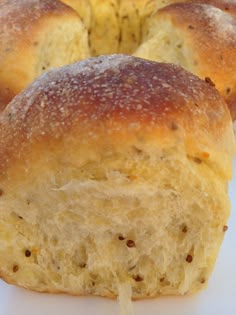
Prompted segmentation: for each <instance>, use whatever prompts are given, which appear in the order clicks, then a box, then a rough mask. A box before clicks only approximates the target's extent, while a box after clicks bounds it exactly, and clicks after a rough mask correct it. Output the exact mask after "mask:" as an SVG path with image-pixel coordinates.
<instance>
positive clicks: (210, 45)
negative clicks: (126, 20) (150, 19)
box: [156, 3, 236, 101]
mask: <svg viewBox="0 0 236 315" xmlns="http://www.w3.org/2000/svg"><path fill="white" fill-rule="evenodd" d="M156 17H157V18H164V19H171V22H172V23H173V26H174V27H176V29H178V30H179V31H180V32H181V33H182V36H183V37H184V42H185V45H186V46H187V47H188V50H189V51H190V55H191V59H192V62H193V63H192V64H191V65H190V67H189V68H190V69H189V70H190V71H191V72H193V73H195V74H197V75H198V76H200V77H201V78H205V77H209V78H211V80H212V81H213V82H214V83H215V84H216V87H217V89H218V90H219V91H220V93H221V94H222V95H223V96H224V97H225V99H226V101H227V99H228V97H230V94H231V93H232V94H234V93H235V90H236V63H235V60H236V19H235V18H234V17H232V16H230V15H229V14H226V13H225V12H223V11H222V10H220V9H218V8H215V7H213V6H209V5H204V4H195V3H179V4H172V5H170V6H167V7H165V8H163V9H161V10H159V12H158V13H157V16H156ZM228 91H230V94H229V92H228Z"/></svg>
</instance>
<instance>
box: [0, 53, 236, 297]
mask: <svg viewBox="0 0 236 315" xmlns="http://www.w3.org/2000/svg"><path fill="white" fill-rule="evenodd" d="M232 130H233V129H232V121H231V117H230V114H229V110H228V108H227V105H226V103H225V102H224V100H223V98H222V97H221V96H220V95H219V93H218V92H217V91H216V90H215V88H214V87H212V86H211V85H210V84H209V83H207V82H204V81H202V80H200V79H198V78H197V77H195V76H193V75H191V74H190V73H188V72H186V71H185V70H183V69H181V68H180V67H178V66H175V65H171V64H165V63H163V64H161V63H155V62H151V61H146V60H143V59H139V58H135V57H128V56H124V55H114V56H107V57H98V58H94V59H88V60H87V61H82V62H80V63H77V64H74V65H70V66H67V67H64V68H61V69H57V70H53V71H51V72H48V73H47V74H44V75H43V76H41V77H40V78H39V79H38V80H36V81H35V82H34V83H33V84H32V85H30V86H29V87H28V88H27V89H26V90H25V91H24V92H22V93H21V94H19V95H18V96H16V97H15V98H14V100H13V101H12V102H11V103H10V104H9V105H8V107H7V108H6V109H5V110H4V111H3V113H2V115H1V116H0V189H1V196H0V275H1V277H2V278H3V279H4V280H5V281H7V282H9V283H12V284H17V285H19V286H22V287H25V288H28V289H33V290H37V291H44V292H65V293H70V294H76V295H77V294H78V295H87V294H92V295H99V296H106V297H116V296H117V295H118V294H120V296H121V298H122V296H123V295H122V292H124V291H123V290H121V289H120V288H126V291H125V292H130V295H131V296H132V298H133V299H140V298H147V297H154V296H158V295H170V294H174V295H179V294H190V293H193V292H196V291H198V290H200V289H202V288H204V287H205V286H206V284H207V281H208V279H209V277H210V274H211V272H212V269H213V266H214V263H215V260H216V257H217V254H218V251H219V248H220V245H221V242H222V240H223V235H224V231H225V226H226V225H227V220H228V216H229V211H230V203H229V198H228V194H227V183H228V181H229V180H230V178H231V176H232V159H233V151H234V148H235V143H234V136H233V131H232ZM129 290H131V291H129ZM120 292H121V293H120ZM125 295H126V294H125Z"/></svg>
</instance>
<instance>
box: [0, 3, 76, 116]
mask: <svg viewBox="0 0 236 315" xmlns="http://www.w3.org/2000/svg"><path fill="white" fill-rule="evenodd" d="M68 16H69V17H70V18H71V19H72V20H73V19H79V17H78V15H77V13H76V12H75V11H74V10H73V9H72V8H70V7H69V6H67V5H65V4H63V3H61V2H60V1H57V0H43V1H41V0H30V2H29V1H27V0H22V1H17V0H3V1H1V2H0V68H1V73H0V85H1V91H0V110H1V109H3V108H4V107H5V106H6V104H7V103H8V102H9V101H10V100H11V99H12V98H13V97H14V96H15V95H16V94H17V93H19V92H20V91H21V90H22V89H23V88H25V87H26V85H28V84H29V83H31V82H32V80H33V79H34V78H35V67H36V65H37V63H38V62H39V60H38V59H39V56H37V47H38V44H39V42H38V41H39V40H40V34H44V33H47V32H49V31H50V30H51V27H50V22H52V21H54V20H55V19H58V21H61V24H63V21H64V20H65V19H68ZM58 23H59V22H58Z"/></svg>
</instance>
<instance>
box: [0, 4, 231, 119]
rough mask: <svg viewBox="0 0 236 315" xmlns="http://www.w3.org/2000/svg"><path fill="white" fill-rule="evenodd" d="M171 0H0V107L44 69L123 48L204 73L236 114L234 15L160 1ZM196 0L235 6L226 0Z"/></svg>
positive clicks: (145, 56) (116, 51)
mask: <svg viewBox="0 0 236 315" xmlns="http://www.w3.org/2000/svg"><path fill="white" fill-rule="evenodd" d="M176 1H177V0H62V2H63V3H62V2H60V1H59V0H52V1H50V0H23V1H17V0H2V1H0V34H1V35H0V39H1V43H0V68H1V72H0V85H1V89H0V111H1V109H3V108H4V107H5V106H6V105H7V104H8V103H9V101H10V100H11V99H12V98H13V97H14V96H15V95H16V94H17V93H19V92H20V91H21V90H22V89H24V88H25V87H26V86H27V85H28V84H29V83H30V82H32V81H33V80H34V79H35V78H36V77H38V76H39V75H40V74H41V73H42V72H44V71H46V70H48V69H50V68H53V67H58V66H61V65H65V64H68V63H72V62H74V61H78V60H81V59H86V58H88V57H90V56H98V55H103V54H111V53H125V54H134V55H135V56H138V57H142V58H147V59H151V60H155V61H167V62H174V63H177V64H179V65H181V66H183V67H184V68H186V69H187V70H189V71H191V72H193V73H194V74H195V75H197V76H200V77H201V78H205V77H209V78H210V79H211V80H212V81H213V82H214V83H215V84H216V87H217V89H219V91H220V93H221V94H222V95H223V96H224V98H225V99H226V101H227V103H228V105H229V108H230V111H231V115H232V117H233V120H234V121H236V91H235V86H236V77H235V73H236V69H235V60H236V44H235V43H236V22H235V18H230V16H229V15H228V14H226V13H225V14H224V13H223V11H221V10H220V9H216V8H214V7H212V6H208V5H202V4H198V5H197V4H194V3H185V4H184V3H182V4H178V5H172V6H168V7H166V5H168V4H169V3H172V2H176ZM178 1H181V0H178ZM181 2H182V1H181ZM185 2H193V0H191V1H190V0H186V1H185ZM196 2H204V3H207V4H212V5H215V6H218V7H219V8H221V9H223V10H225V11H227V12H230V13H232V14H234V13H235V5H236V4H235V2H234V1H231V2H230V1H219V0H205V1H204V0H196ZM163 6H165V8H164V9H162V10H160V11H158V13H157V14H156V13H155V12H156V11H157V10H158V9H160V7H163ZM76 13H77V14H76ZM26 21H27V23H26ZM177 42H178V44H176V43H177ZM179 43H180V44H179ZM181 43H183V45H182V44H181Z"/></svg>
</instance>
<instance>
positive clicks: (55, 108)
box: [0, 55, 234, 172]
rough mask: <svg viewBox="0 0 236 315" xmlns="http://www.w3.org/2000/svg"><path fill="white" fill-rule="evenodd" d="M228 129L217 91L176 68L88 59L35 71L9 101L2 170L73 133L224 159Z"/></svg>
mask: <svg viewBox="0 0 236 315" xmlns="http://www.w3.org/2000/svg"><path fill="white" fill-rule="evenodd" d="M228 128H232V126H231V124H230V115H229V111H228V108H227V107H226V105H225V103H224V101H223V99H222V98H221V96H220V95H219V94H218V93H217V91H216V90H215V88H214V87H212V86H211V85H210V84H208V83H204V82H202V81H201V80H200V79H198V78H197V77H195V76H194V75H191V74H190V73H187V72H186V71H185V70H183V69H181V68H180V67H178V66H175V65H171V64H170V65H168V64H161V63H155V62H151V61H145V60H142V59H139V58H135V57H128V56H125V55H112V56H109V57H107V56H106V57H99V58H97V59H96V58H94V59H93V58H91V59H88V60H87V61H83V62H81V63H78V64H74V65H70V66H67V67H64V68H61V69H58V70H53V71H51V72H50V73H48V74H47V75H43V76H41V77H40V78H39V79H37V80H36V81H35V82H34V83H33V84H31V85H30V86H29V87H28V88H27V89H26V90H25V91H24V92H22V93H21V94H19V95H18V96H17V97H16V98H15V99H14V100H13V101H12V102H11V103H10V104H9V106H8V107H7V108H6V110H5V111H4V112H3V113H2V115H1V118H0V171H1V172H4V171H6V169H7V168H8V167H12V166H13V165H15V164H13V163H15V161H16V160H17V161H21V160H22V158H23V156H25V155H27V154H28V153H27V152H28V150H32V146H33V145H34V144H37V145H38V143H44V144H47V143H48V142H49V143H50V142H52V145H54V144H56V143H59V142H60V139H62V138H63V137H67V135H69V134H71V133H72V134H78V135H82V134H83V136H81V138H80V137H79V140H78V141H81V144H82V142H84V143H88V144H91V145H92V146H96V143H97V145H98V146H102V145H101V143H102V142H104V143H103V145H106V144H105V143H106V141H107V144H108V143H110V144H111V143H113V142H114V141H116V142H117V143H118V142H119V143H120V145H121V143H123V144H125V143H128V142H129V141H131V142H132V141H134V139H139V138H143V139H147V141H149V140H150V141H152V139H155V141H156V142H158V143H159V144H161V145H165V144H166V143H167V144H168V143H169V142H172V141H176V139H179V138H180V139H181V141H183V142H184V143H185V145H186V147H187V150H188V151H189V154H190V155H194V154H196V152H199V151H200V152H201V151H202V152H204V150H207V151H208V152H210V151H212V152H215V153H214V158H215V159H216V160H217V161H218V162H219V164H225V161H221V162H220V160H221V157H222V156H221V153H220V152H222V151H223V152H225V153H226V155H228V154H231V153H232V151H233V149H234V148H233V146H232V143H231V141H232V139H231V138H230V133H226V134H227V137H225V130H226V129H228ZM176 129H178V130H176ZM82 139H83V140H82ZM124 139H125V141H124ZM173 139H175V140H173ZM121 147H122V145H121ZM203 148H204V149H203ZM217 152H218V153H217ZM218 154H219V155H218ZM212 158H213V157H212ZM13 161H14V162H13ZM218 162H217V163H218ZM221 166H223V165H221ZM223 168H224V167H223Z"/></svg>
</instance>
